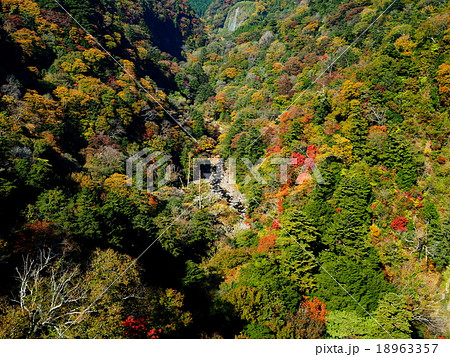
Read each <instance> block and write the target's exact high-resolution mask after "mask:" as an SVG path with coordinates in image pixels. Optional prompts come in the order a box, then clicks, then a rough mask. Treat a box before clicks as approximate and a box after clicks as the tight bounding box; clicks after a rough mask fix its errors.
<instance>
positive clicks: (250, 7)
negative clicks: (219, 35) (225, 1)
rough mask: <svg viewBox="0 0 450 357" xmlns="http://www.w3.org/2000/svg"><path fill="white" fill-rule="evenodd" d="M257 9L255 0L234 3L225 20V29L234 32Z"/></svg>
mask: <svg viewBox="0 0 450 357" xmlns="http://www.w3.org/2000/svg"><path fill="white" fill-rule="evenodd" d="M254 11H255V3H254V2H253V1H241V2H238V3H237V4H236V5H234V6H233V7H232V8H231V9H230V11H229V12H228V16H227V19H226V20H225V24H224V29H225V30H227V31H230V32H234V31H235V30H236V29H237V28H238V27H239V26H241V25H242V24H243V23H244V22H245V20H247V19H248V18H249V17H250V15H251V14H252V13H253V12H254Z"/></svg>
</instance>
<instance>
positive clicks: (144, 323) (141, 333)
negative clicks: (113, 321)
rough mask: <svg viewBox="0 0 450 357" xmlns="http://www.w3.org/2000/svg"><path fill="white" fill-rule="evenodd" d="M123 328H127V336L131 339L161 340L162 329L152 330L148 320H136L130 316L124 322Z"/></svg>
mask: <svg viewBox="0 0 450 357" xmlns="http://www.w3.org/2000/svg"><path fill="white" fill-rule="evenodd" d="M122 326H123V327H124V328H125V334H126V336H127V337H129V338H150V339H154V338H159V334H160V333H161V329H152V328H150V327H149V322H148V319H144V318H135V317H133V316H129V317H128V318H127V319H126V320H125V321H123V322H122Z"/></svg>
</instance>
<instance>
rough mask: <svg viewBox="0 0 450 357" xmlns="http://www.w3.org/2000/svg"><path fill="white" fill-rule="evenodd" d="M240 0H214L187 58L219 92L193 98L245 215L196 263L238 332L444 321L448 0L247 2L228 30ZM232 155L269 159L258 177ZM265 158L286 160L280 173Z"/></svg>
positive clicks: (389, 328) (374, 328) (278, 333)
mask: <svg viewBox="0 0 450 357" xmlns="http://www.w3.org/2000/svg"><path fill="white" fill-rule="evenodd" d="M245 3H246V2H245ZM239 4H240V3H236V2H235V1H230V2H219V1H217V2H215V3H214V4H213V5H211V7H210V10H209V13H208V15H209V17H208V20H209V21H210V22H212V23H213V24H214V25H215V26H216V29H215V30H213V33H215V34H216V36H215V37H212V38H211V40H210V42H209V44H208V46H206V47H204V48H202V49H199V50H198V51H195V52H194V53H193V54H192V55H191V56H190V57H189V58H188V63H189V62H190V63H198V61H200V62H201V63H202V66H203V68H204V70H205V72H206V73H207V74H208V75H209V76H210V84H211V86H212V87H213V88H215V91H216V96H215V98H211V99H210V100H208V102H207V103H205V104H203V105H201V106H200V107H198V109H197V110H198V111H200V112H201V113H202V114H203V118H204V120H205V121H206V123H209V124H210V125H219V126H220V128H221V136H220V138H219V143H218V146H217V148H216V153H217V154H220V155H221V156H222V157H225V158H229V157H232V158H235V159H236V160H237V163H238V166H237V168H238V171H237V177H238V184H239V188H240V190H241V192H244V193H245V194H246V197H247V200H248V202H249V205H250V207H249V208H250V211H249V214H248V219H247V222H246V223H247V225H248V229H247V230H244V231H242V232H241V233H239V234H238V235H237V236H235V238H234V240H233V242H232V243H230V244H226V245H224V246H223V248H221V249H219V251H218V252H217V254H216V255H215V256H214V258H212V259H211V261H210V262H208V263H207V264H206V266H207V269H212V271H219V272H221V274H223V276H224V282H223V283H222V285H221V287H220V289H219V291H218V295H219V296H220V297H221V299H222V300H223V301H226V302H228V303H231V304H232V305H233V306H235V309H236V312H237V314H238V316H240V317H241V318H242V319H243V320H245V321H246V322H247V325H246V326H245V327H244V329H243V330H242V331H241V335H242V336H246V337H251V338H260V337H297V338H298V337H302V338H304V337H320V336H324V335H325V336H331V337H340V338H343V337H387V336H389V335H391V336H394V337H420V336H427V337H430V336H435V335H436V334H446V333H447V334H448V331H449V330H448V328H449V326H448V323H447V322H446V321H448V303H449V301H448V292H447V295H445V293H444V292H445V291H447V290H448V289H446V288H445V286H446V282H445V281H446V279H444V278H443V277H444V276H446V275H445V274H444V272H446V271H448V268H447V267H448V264H449V248H450V245H449V243H450V241H449V238H450V236H449V232H450V231H449V227H450V226H449V222H450V215H449V214H450V212H449V211H448V207H449V195H448V189H447V187H448V183H449V181H448V180H449V178H448V173H449V171H448V154H449V141H448V135H449V130H450V129H449V128H450V125H449V124H450V123H449V118H448V104H449V103H448V98H447V89H448V74H449V68H450V67H449V65H450V62H449V61H450V58H449V52H448V49H449V39H450V37H449V34H450V30H449V20H450V17H449V16H450V13H449V8H448V3H445V4H443V3H441V2H437V1H420V2H412V1H398V2H396V3H394V4H391V3H390V2H375V1H374V2H371V1H364V2H345V1H333V2H325V1H309V2H308V1H302V2H299V3H298V5H296V4H293V3H292V2H290V3H289V4H288V2H281V1H265V2H259V1H256V2H255V9H256V10H255V12H254V13H252V14H250V16H248V19H246V20H245V21H244V22H243V23H242V24H241V25H240V26H239V27H237V28H236V29H235V31H234V32H231V33H230V32H229V33H228V34H224V33H223V32H222V30H221V28H222V27H223V26H224V23H230V18H231V17H232V16H233V11H235V9H236V7H238V6H239ZM283 5H284V7H283ZM295 6H296V8H294V7H295ZM382 14H383V15H382ZM380 15H382V16H380ZM227 17H228V19H227V20H226V21H225V19H226V18H227ZM377 19H378V20H377ZM224 21H225V22H224ZM225 27H227V26H226V25H225ZM210 37H211V34H210ZM242 158H247V159H249V160H250V161H251V162H252V163H255V162H256V161H257V159H258V158H266V161H265V162H264V163H262V165H261V166H260V168H259V174H260V175H261V177H262V178H263V179H265V181H266V182H262V181H261V179H259V180H257V179H256V177H251V178H252V180H246V181H244V180H243V179H244V177H245V176H246V175H247V174H248V173H249V170H248V167H247V166H248V165H247V164H245V165H244V163H243V162H242ZM274 158H292V159H295V160H296V162H297V163H296V164H291V165H290V166H289V168H288V171H287V173H288V179H287V181H285V182H283V181H282V180H281V181H280V180H279V179H273V177H277V176H278V175H279V172H280V166H279V164H278V165H273V164H272V165H271V164H270V162H269V160H271V159H274ZM311 160H314V161H311ZM312 163H314V164H312ZM312 165H317V166H315V167H316V168H317V169H318V170H319V171H320V174H321V177H320V180H319V179H318V176H317V175H313V170H311V169H312V168H314V166H312ZM308 168H309V174H308ZM305 170H307V171H305ZM318 181H324V184H320V183H319V182H318ZM244 182H245V183H244ZM244 254H247V255H246V256H245V257H243V255H244ZM230 257H236V259H239V262H238V261H235V260H233V259H231V258H230ZM238 257H239V258H238ZM228 262H229V263H228ZM337 282H339V284H340V285H339V284H338V283H337ZM343 286H345V287H346V288H345V289H343ZM347 293H350V294H351V295H352V297H350V296H349V295H348V294H347ZM303 296H312V297H314V299H313V300H306V301H305V300H303V298H302V297H303ZM316 298H317V299H319V300H315V299H316ZM354 298H355V300H356V301H357V302H355V300H354ZM322 303H323V305H320V304H322ZM389 305H390V306H391V308H389V309H394V310H392V311H390V313H392V314H394V315H395V316H398V320H397V322H398V323H399V324H401V325H402V326H403V327H402V328H400V329H396V328H394V327H393V325H390V324H391V323H392V322H389V321H388V320H386V319H385V318H384V317H383V316H385V314H386V313H387V312H386V310H385V309H388V307H387V306H389ZM298 306H300V307H301V308H300V309H298ZM302 306H303V308H302ZM393 306H395V308H393ZM309 308H314V309H320V311H322V314H323V315H317V320H316V321H315V322H314V324H315V325H314V327H313V326H311V325H310V324H308V323H306V322H305V315H304V314H306V315H308V309H309ZM324 309H326V310H327V311H328V315H327V312H326V311H325V310H324ZM251 311H253V312H251ZM256 311H258V312H256ZM368 313H370V314H371V315H372V316H373V317H375V320H377V321H378V322H379V323H380V324H381V325H382V326H383V328H380V326H379V325H377V323H376V322H375V320H374V319H372V318H370V317H369V315H368ZM326 315H327V317H326ZM400 315H401V316H402V317H401V318H400ZM394 319H395V318H394ZM325 321H327V323H325Z"/></svg>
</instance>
